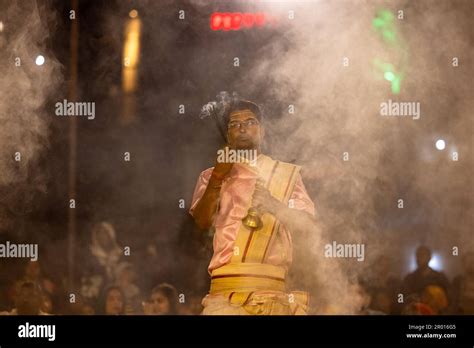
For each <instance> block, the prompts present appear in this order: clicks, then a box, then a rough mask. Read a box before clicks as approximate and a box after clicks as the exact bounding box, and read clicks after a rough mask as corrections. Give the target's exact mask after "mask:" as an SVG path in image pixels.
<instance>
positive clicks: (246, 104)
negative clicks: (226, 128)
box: [226, 100, 263, 123]
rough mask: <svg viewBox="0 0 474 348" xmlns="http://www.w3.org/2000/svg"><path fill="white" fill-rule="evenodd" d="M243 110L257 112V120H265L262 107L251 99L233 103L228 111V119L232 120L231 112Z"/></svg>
mask: <svg viewBox="0 0 474 348" xmlns="http://www.w3.org/2000/svg"><path fill="white" fill-rule="evenodd" d="M242 110H250V111H252V113H254V114H255V117H257V120H258V121H259V122H262V121H263V113H262V109H261V108H260V107H259V106H258V105H257V104H255V103H254V102H251V101H250V100H239V101H237V102H235V103H233V104H232V106H231V107H230V109H229V112H228V113H227V117H226V121H227V123H229V121H230V114H232V113H233V112H235V111H242Z"/></svg>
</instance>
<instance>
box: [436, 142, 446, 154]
mask: <svg viewBox="0 0 474 348" xmlns="http://www.w3.org/2000/svg"><path fill="white" fill-rule="evenodd" d="M445 147H446V143H445V141H444V140H443V139H439V140H437V141H436V148H437V149H438V150H440V151H441V150H444V149H445Z"/></svg>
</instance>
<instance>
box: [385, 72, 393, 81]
mask: <svg viewBox="0 0 474 348" xmlns="http://www.w3.org/2000/svg"><path fill="white" fill-rule="evenodd" d="M383 77H385V80H387V81H393V80H394V79H395V74H394V73H393V72H391V71H386V72H385V74H383Z"/></svg>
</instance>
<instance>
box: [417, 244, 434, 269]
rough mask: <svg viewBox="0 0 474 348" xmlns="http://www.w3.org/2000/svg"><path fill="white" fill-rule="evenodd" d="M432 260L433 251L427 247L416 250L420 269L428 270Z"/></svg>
mask: <svg viewBox="0 0 474 348" xmlns="http://www.w3.org/2000/svg"><path fill="white" fill-rule="evenodd" d="M430 260H431V250H430V249H429V248H428V247H426V246H420V247H418V249H416V264H417V266H418V268H426V267H428V264H429V263H430Z"/></svg>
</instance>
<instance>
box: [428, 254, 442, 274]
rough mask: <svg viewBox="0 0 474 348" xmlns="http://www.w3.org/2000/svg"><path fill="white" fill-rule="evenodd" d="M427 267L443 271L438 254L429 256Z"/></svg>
mask: <svg viewBox="0 0 474 348" xmlns="http://www.w3.org/2000/svg"><path fill="white" fill-rule="evenodd" d="M428 266H430V267H431V268H433V269H434V270H436V271H441V270H442V269H443V260H442V259H441V256H439V255H438V254H433V255H432V256H431V260H430V263H428Z"/></svg>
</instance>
